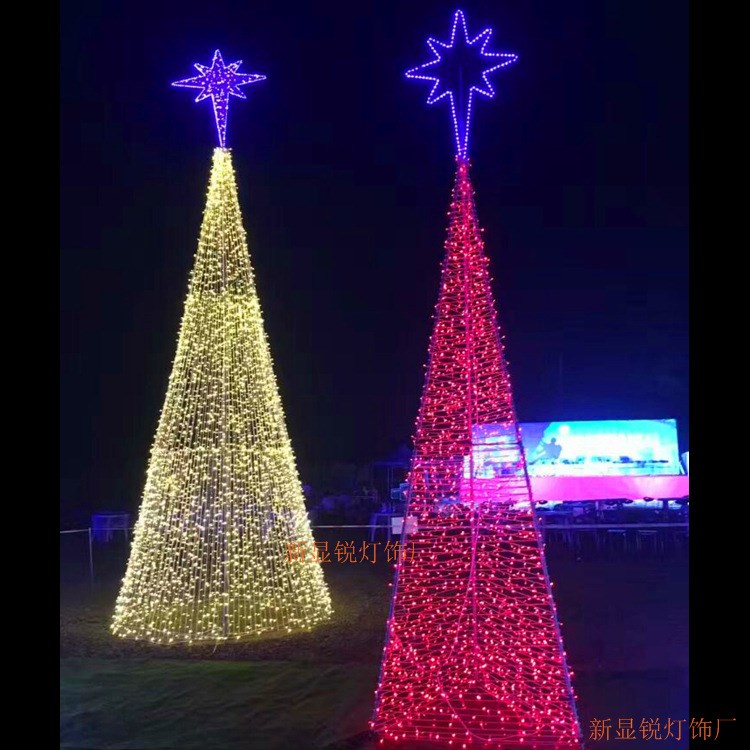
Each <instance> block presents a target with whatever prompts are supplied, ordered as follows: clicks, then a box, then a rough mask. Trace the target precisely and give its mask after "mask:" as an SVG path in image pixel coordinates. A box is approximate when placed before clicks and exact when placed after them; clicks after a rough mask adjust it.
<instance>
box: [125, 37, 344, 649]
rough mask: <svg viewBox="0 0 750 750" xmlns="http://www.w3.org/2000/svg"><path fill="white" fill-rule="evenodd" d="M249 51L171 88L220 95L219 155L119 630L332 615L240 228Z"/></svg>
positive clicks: (259, 625) (219, 635) (149, 631)
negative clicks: (237, 129) (242, 116)
mask: <svg viewBox="0 0 750 750" xmlns="http://www.w3.org/2000/svg"><path fill="white" fill-rule="evenodd" d="M240 65H241V61H238V62H233V63H231V64H229V65H226V64H225V63H224V60H223V59H222V56H221V53H220V52H219V51H218V50H217V51H216V52H215V53H214V57H213V61H212V64H211V65H210V66H208V65H200V64H197V65H196V66H195V67H196V69H197V70H198V73H199V75H197V76H195V77H194V78H189V79H186V80H182V81H178V82H176V83H175V84H173V85H174V86H179V87H187V88H196V89H199V90H200V93H199V94H198V97H197V99H196V101H201V100H203V99H208V98H210V99H211V101H212V103H213V109H214V116H215V121H216V130H217V134H218V140H219V147H218V148H217V149H216V150H215V151H214V155H213V167H212V169H211V178H210V182H209V186H208V197H207V200H206V209H205V212H204V215H203V224H202V226H201V232H200V238H199V240H198V251H197V253H196V255H195V263H194V267H193V271H192V275H191V277H190V284H189V288H188V294H187V299H186V301H185V309H184V313H183V317H182V324H181V327H180V333H179V338H178V340H177V353H176V355H175V358H174V363H173V366H172V374H171V375H170V378H169V385H168V387H167V395H166V398H165V401H164V407H163V409H162V413H161V417H160V419H159V425H158V428H157V431H156V437H155V439H154V444H153V447H152V451H151V458H150V461H149V465H148V472H147V476H146V487H145V490H144V493H143V501H142V504H141V510H140V514H139V516H138V522H137V524H136V527H135V536H134V542H133V548H132V551H131V554H130V560H129V562H128V568H127V572H126V574H125V578H124V580H123V583H122V588H121V590H120V595H119V597H118V599H117V604H116V608H115V615H114V620H113V623H112V630H113V632H114V633H115V634H116V635H118V636H122V637H125V638H134V639H143V640H149V641H153V642H157V643H176V642H196V641H222V640H227V639H233V640H234V639H240V638H244V637H248V636H253V635H258V634H260V633H266V632H282V633H283V632H293V631H298V630H307V629H309V628H311V627H312V626H314V625H315V624H317V623H319V622H321V621H322V620H325V619H327V618H328V617H329V615H330V612H331V605H330V599H329V594H328V589H327V587H326V584H325V581H324V580H323V574H322V571H321V568H320V565H319V563H317V562H315V561H314V560H312V559H311V556H310V555H308V556H307V558H306V559H300V560H297V559H294V558H293V556H291V555H289V545H290V544H291V545H301V548H304V549H307V550H312V548H313V537H312V532H311V529H310V523H309V520H308V517H307V512H306V510H305V504H304V497H303V495H302V486H301V484H300V480H299V477H298V475H297V469H296V465H295V460H294V455H293V453H292V447H291V444H290V440H289V436H288V434H287V429H286V424H285V418H284V412H283V409H282V405H281V399H280V397H279V391H278V387H277V384H276V378H275V375H274V371H273V363H272V360H271V354H270V351H269V346H268V341H267V338H266V333H265V329H264V323H263V317H262V314H261V308H260V301H259V299H258V293H257V290H256V288H255V279H254V274H253V269H252V267H251V264H250V257H249V255H248V248H247V241H246V237H245V230H244V228H243V226H242V215H241V213H240V206H239V200H238V197H237V185H236V181H235V175H234V168H233V166H232V154H231V152H230V150H229V149H228V148H227V145H226V133H227V116H228V107H229V100H230V96H234V97H240V98H243V99H244V98H245V95H244V93H243V92H242V90H241V89H240V87H241V86H246V85H248V84H252V83H255V82H257V81H262V80H263V79H264V78H265V76H262V75H258V74H247V73H239V72H238V69H239V67H240Z"/></svg>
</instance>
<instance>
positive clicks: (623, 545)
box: [605, 529, 628, 553]
mask: <svg viewBox="0 0 750 750" xmlns="http://www.w3.org/2000/svg"><path fill="white" fill-rule="evenodd" d="M605 538H606V544H607V549H608V551H609V552H623V553H624V552H627V550H628V530H627V529H607V531H606V536H605Z"/></svg>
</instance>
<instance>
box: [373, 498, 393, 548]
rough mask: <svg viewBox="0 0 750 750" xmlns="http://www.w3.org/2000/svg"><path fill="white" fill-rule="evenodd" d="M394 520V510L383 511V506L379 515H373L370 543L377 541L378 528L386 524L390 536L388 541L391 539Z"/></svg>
mask: <svg viewBox="0 0 750 750" xmlns="http://www.w3.org/2000/svg"><path fill="white" fill-rule="evenodd" d="M392 518H393V511H392V510H388V509H386V510H383V507H382V506H381V509H380V511H379V512H377V513H373V514H372V515H371V516H370V541H371V542H373V541H375V534H376V533H377V530H378V528H379V527H380V526H381V524H385V527H386V534H387V535H388V541H390V539H391V519H392Z"/></svg>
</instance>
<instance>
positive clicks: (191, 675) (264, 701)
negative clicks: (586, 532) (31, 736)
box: [60, 549, 689, 750]
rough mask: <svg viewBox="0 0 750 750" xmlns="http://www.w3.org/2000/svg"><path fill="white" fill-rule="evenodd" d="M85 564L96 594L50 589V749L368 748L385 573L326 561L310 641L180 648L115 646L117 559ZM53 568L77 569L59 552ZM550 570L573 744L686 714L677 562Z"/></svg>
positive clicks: (553, 564)
mask: <svg viewBox="0 0 750 750" xmlns="http://www.w3.org/2000/svg"><path fill="white" fill-rule="evenodd" d="M96 563H97V583H96V586H95V587H93V588H92V587H91V586H90V585H88V584H87V582H86V580H85V578H83V580H81V576H80V575H79V573H78V572H76V573H75V575H73V576H72V579H73V580H71V576H68V578H67V580H63V581H61V619H60V634H61V635H60V639H61V640H60V647H61V661H60V678H61V721H60V727H61V734H60V736H61V743H60V746H61V748H65V749H66V750H74V749H75V750H193V749H195V750H198V749H199V748H200V750H240V749H241V748H242V749H248V750H250V749H254V748H269V749H273V748H279V749H282V748H284V749H289V750H294V749H295V748H299V749H300V750H307V749H308V748H309V750H317V749H323V748H326V749H327V750H344V749H347V750H355V749H356V750H365V748H370V747H373V744H372V742H371V740H370V739H369V738H368V737H367V735H366V730H367V720H368V718H369V715H370V712H371V710H372V701H373V691H374V689H375V684H376V681H377V674H378V668H379V659H380V655H381V651H382V645H383V634H384V627H385V618H386V615H387V611H388V603H389V594H390V589H389V586H388V584H389V581H390V577H391V570H390V567H389V566H387V565H386V564H381V563H380V562H378V563H377V564H376V565H371V564H369V563H360V564H356V565H354V564H348V565H347V564H339V563H336V562H332V563H330V564H327V565H326V568H325V570H326V577H327V580H328V582H329V585H330V588H331V593H332V597H333V604H334V609H335V615H334V617H333V619H332V621H331V622H330V623H327V624H325V625H324V626H321V627H319V628H318V629H317V630H315V631H314V632H311V633H306V634H302V635H297V636H285V637H275V638H274V637H266V638H263V639H260V640H257V641H254V642H246V643H234V644H227V645H220V646H218V647H216V646H214V645H205V646H199V647H192V648H187V647H184V646H173V647H158V646H156V647H155V646H151V645H147V644H143V643H133V642H128V641H121V640H118V639H115V638H113V637H112V636H111V635H110V634H109V632H108V624H109V618H110V616H111V612H112V607H113V604H114V599H115V596H116V594H117V580H118V578H119V577H120V576H121V575H122V568H123V564H124V554H116V553H113V552H112V551H111V550H108V549H107V550H104V549H102V550H101V551H98V552H97V558H96ZM62 570H63V571H65V570H68V571H71V570H76V571H77V569H76V567H75V565H73V564H72V563H71V564H70V565H67V564H66V559H65V555H63V560H62ZM550 573H551V576H552V578H553V580H554V582H555V594H556V599H557V602H558V610H559V613H560V618H561V620H562V621H563V622H564V625H565V627H564V632H565V637H566V650H567V652H568V657H569V660H570V663H571V666H572V667H573V669H574V670H575V672H576V679H575V683H576V687H577V692H578V694H579V713H580V715H581V720H582V724H583V728H584V733H585V735H586V736H588V728H589V726H590V721H591V719H593V718H610V719H612V724H613V726H615V727H616V726H617V720H618V719H620V718H623V719H626V718H634V719H635V726H638V724H639V723H640V719H641V718H651V717H661V719H662V720H665V719H666V718H672V719H689V716H688V705H687V701H688V697H687V689H688V682H687V667H688V657H687V649H688V629H687V618H688V612H687V605H688V596H687V561H686V560H684V559H671V560H660V559H659V558H655V557H653V558H644V559H640V560H633V559H622V560H600V559H590V560H583V561H575V560H572V559H566V558H564V557H561V558H559V559H555V558H554V557H553V558H552V559H551V560H550ZM613 736H614V734H613ZM640 744H641V743H638V746H640ZM599 746H601V747H611V744H610V743H602V744H601V745H599ZM634 746H635V745H634ZM680 746H682V744H681V743H680V744H678V743H677V742H674V741H671V740H670V747H680ZM589 747H597V744H596V743H594V744H589Z"/></svg>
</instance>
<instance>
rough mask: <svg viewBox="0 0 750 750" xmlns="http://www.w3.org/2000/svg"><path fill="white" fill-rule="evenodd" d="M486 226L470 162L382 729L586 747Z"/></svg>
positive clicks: (434, 364)
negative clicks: (490, 457) (489, 440)
mask: <svg viewBox="0 0 750 750" xmlns="http://www.w3.org/2000/svg"><path fill="white" fill-rule="evenodd" d="M480 231H481V230H480V229H479V227H478V224H477V220H476V209H475V207H474V200H473V190H472V188H471V182H470V178H469V168H468V163H467V162H466V160H463V159H460V158H459V159H458V165H457V172H456V184H455V187H454V191H453V199H452V203H451V210H450V212H449V228H448V237H447V240H446V255H445V258H444V261H443V263H442V272H441V286H440V294H439V298H438V304H437V307H436V314H435V316H434V327H433V333H432V336H431V340H430V349H429V357H428V366H427V373H426V377H425V386H424V390H423V393H422V398H421V402H420V409H419V413H418V416H417V421H416V425H415V426H416V432H415V435H414V454H413V458H412V465H411V469H410V475H409V493H408V507H407V514H408V515H414V516H416V517H417V521H418V530H417V532H416V533H414V534H413V535H412V536H411V537H410V542H411V543H413V545H414V549H415V553H414V557H413V559H412V558H409V559H405V560H400V561H399V562H398V564H397V566H396V573H395V585H394V589H393V598H392V602H391V612H390V615H389V620H388V625H387V631H386V645H385V648H384V654H383V661H382V664H381V673H380V677H379V680H378V688H377V691H376V707H375V712H374V716H373V721H372V723H371V726H372V728H373V729H374V730H375V732H376V733H377V734H378V735H379V737H380V740H381V742H385V741H402V740H410V741H411V740H413V741H420V740H432V741H437V742H441V743H442V742H448V743H451V744H455V745H457V746H466V747H468V746H472V747H474V746H479V747H495V748H497V747H500V746H502V747H512V746H514V745H518V746H520V747H539V748H541V747H559V748H576V747H580V728H579V724H578V719H577V715H576V713H575V706H574V695H573V692H572V688H571V687H570V682H569V679H568V670H567V664H566V662H565V654H564V651H563V650H562V644H561V640H560V633H559V628H558V627H557V620H556V613H555V609H554V602H553V600H552V596H551V590H550V587H549V582H548V579H547V571H546V566H545V565H544V560H543V550H542V547H541V540H540V537H539V535H538V529H537V527H536V525H535V519H534V514H533V508H532V499H531V496H530V491H529V485H528V477H527V473H526V466H525V457H524V455H523V451H522V448H521V444H520V440H519V437H520V436H519V433H518V427H517V421H516V419H515V410H514V408H513V400H512V393H511V386H510V379H509V377H508V372H507V365H506V363H505V360H504V355H503V345H502V339H501V337H500V335H499V332H498V328H497V321H496V314H495V306H494V300H493V297H492V292H491V287H490V277H489V273H488V259H487V257H486V255H485V253H484V245H483V242H482V239H481V235H480ZM477 425H495V426H498V427H499V428H501V429H500V434H501V438H502V439H503V440H504V444H500V445H498V444H497V443H493V444H492V445H491V449H492V451H493V453H500V454H501V455H502V456H503V458H504V464H505V466H504V467H503V473H502V474H501V475H499V476H496V477H494V478H489V479H481V480H480V479H478V478H476V477H475V476H474V474H475V471H474V469H475V466H474V464H475V461H474V451H477V454H478V456H481V451H482V449H483V446H482V445H481V444H479V441H478V440H476V439H475V435H474V428H475V427H476V426H477Z"/></svg>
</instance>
